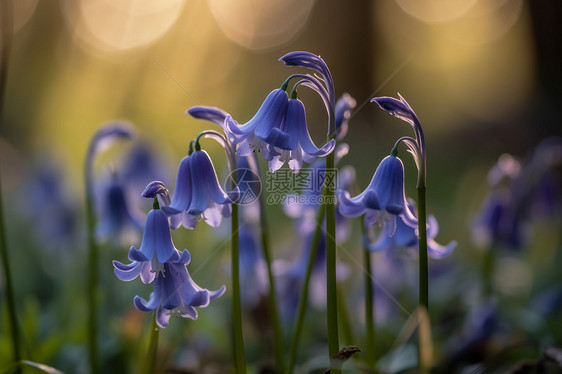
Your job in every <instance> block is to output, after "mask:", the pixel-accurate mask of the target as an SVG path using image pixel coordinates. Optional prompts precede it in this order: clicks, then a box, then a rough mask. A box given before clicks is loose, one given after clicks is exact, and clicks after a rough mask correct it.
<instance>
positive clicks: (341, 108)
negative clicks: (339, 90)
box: [335, 93, 357, 140]
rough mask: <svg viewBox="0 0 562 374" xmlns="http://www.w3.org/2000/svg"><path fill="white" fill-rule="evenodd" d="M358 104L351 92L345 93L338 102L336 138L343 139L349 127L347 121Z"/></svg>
mask: <svg viewBox="0 0 562 374" xmlns="http://www.w3.org/2000/svg"><path fill="white" fill-rule="evenodd" d="M356 105H357V101H355V99H354V98H353V97H351V95H350V94H348V93H344V94H343V95H342V96H341V97H340V98H339V99H338V101H337V102H336V109H335V116H336V139H337V140H342V139H343V138H344V137H345V136H346V135H347V131H348V129H349V126H348V123H347V121H348V120H349V117H350V116H351V111H352V110H353V109H354V108H355V106H356Z"/></svg>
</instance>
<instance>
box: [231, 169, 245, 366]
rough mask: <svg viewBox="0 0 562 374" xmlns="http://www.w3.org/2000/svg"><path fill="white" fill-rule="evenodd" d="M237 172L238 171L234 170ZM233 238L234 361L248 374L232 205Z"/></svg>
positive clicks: (235, 213) (235, 210) (235, 209)
mask: <svg viewBox="0 0 562 374" xmlns="http://www.w3.org/2000/svg"><path fill="white" fill-rule="evenodd" d="M234 170H236V169H234ZM231 176H232V182H233V184H234V185H236V184H237V183H238V176H237V174H236V172H235V171H234V172H233V173H232V174H231ZM231 222H232V238H231V245H232V251H231V261H232V333H233V343H234V361H235V364H236V373H237V374H244V373H246V359H245V357H244V339H243V337H242V306H241V303H240V266H239V257H238V256H239V253H238V252H239V251H238V244H239V243H238V240H239V238H238V229H239V228H238V204H237V203H233V204H232V220H231Z"/></svg>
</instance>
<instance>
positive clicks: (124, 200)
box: [96, 175, 142, 241]
mask: <svg viewBox="0 0 562 374" xmlns="http://www.w3.org/2000/svg"><path fill="white" fill-rule="evenodd" d="M101 188H103V190H102V191H101V193H100V196H99V199H98V204H97V206H98V224H97V227H96V234H97V236H98V237H100V238H114V239H118V238H123V239H125V238H126V239H127V240H129V241H130V240H131V239H133V238H135V236H136V234H137V233H140V232H141V231H142V219H141V217H140V214H139V212H138V211H137V210H136V207H135V206H134V204H131V203H130V201H129V199H128V197H127V196H126V192H125V189H124V187H123V185H122V183H121V182H120V180H119V178H118V177H117V176H115V175H114V176H113V177H112V178H111V181H110V182H108V183H107V184H106V185H105V186H102V187H101Z"/></svg>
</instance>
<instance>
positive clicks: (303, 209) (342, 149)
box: [283, 144, 355, 241]
mask: <svg viewBox="0 0 562 374" xmlns="http://www.w3.org/2000/svg"><path fill="white" fill-rule="evenodd" d="M348 149H349V147H348V146H347V144H340V145H338V147H337V149H336V151H335V152H336V154H335V163H336V165H337V163H338V162H339V161H340V160H341V158H342V157H343V156H345V155H346V154H347V152H348ZM325 169H326V161H325V160H324V159H319V160H316V161H315V162H313V163H312V164H311V165H310V167H309V168H307V169H305V170H303V171H301V173H307V174H308V176H307V177H303V178H302V179H303V180H307V181H308V183H309V184H308V185H306V186H304V187H303V189H302V191H301V192H302V193H301V194H297V193H294V194H289V195H287V198H286V199H285V204H284V205H283V209H284V211H285V214H286V215H288V216H289V217H292V218H295V224H296V227H297V230H298V231H299V233H301V234H302V235H307V234H309V233H311V232H314V231H315V230H316V221H317V219H316V215H317V214H318V208H319V206H320V205H321V204H322V199H323V190H324V186H323V183H320V181H322V180H323V178H325V177H326V176H327V175H329V174H328V172H326V170H325ZM331 174H333V175H334V176H335V177H337V188H338V189H346V190H347V189H350V188H351V186H352V185H353V183H354V182H355V169H353V167H352V166H345V167H343V168H342V169H341V170H339V169H338V170H336V171H335V174H334V173H331ZM348 235H349V220H348V219H347V217H345V216H343V215H342V214H341V213H340V212H339V209H336V237H337V238H338V239H339V240H341V241H345V240H346V239H347V237H348Z"/></svg>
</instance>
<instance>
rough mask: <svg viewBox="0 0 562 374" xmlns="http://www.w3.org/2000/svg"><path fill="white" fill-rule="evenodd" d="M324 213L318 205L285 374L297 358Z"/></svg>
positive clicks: (288, 372)
mask: <svg viewBox="0 0 562 374" xmlns="http://www.w3.org/2000/svg"><path fill="white" fill-rule="evenodd" d="M324 196H326V189H324ZM325 213H326V205H324V204H322V205H320V209H319V211H318V217H317V218H316V231H315V233H314V237H313V238H312V245H311V246H310V252H309V255H308V264H307V265H306V274H305V276H304V283H303V285H302V289H301V294H300V297H299V309H298V311H297V321H296V322H295V327H294V330H293V336H292V337H291V346H290V347H289V361H288V365H287V371H286V373H287V374H292V373H293V368H294V366H295V361H296V359H297V352H298V347H299V340H300V336H301V333H302V327H303V324H304V316H305V314H306V306H307V304H308V287H309V283H310V276H311V274H312V267H313V265H314V259H315V258H316V252H318V242H319V241H320V234H321V233H322V221H324V214H325Z"/></svg>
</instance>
